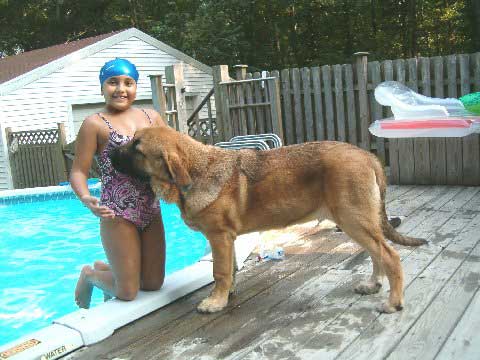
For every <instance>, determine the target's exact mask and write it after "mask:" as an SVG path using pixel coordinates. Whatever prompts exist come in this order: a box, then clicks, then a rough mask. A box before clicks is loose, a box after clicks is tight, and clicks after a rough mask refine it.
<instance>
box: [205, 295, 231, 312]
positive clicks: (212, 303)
mask: <svg viewBox="0 0 480 360" xmlns="http://www.w3.org/2000/svg"><path fill="white" fill-rule="evenodd" d="M227 303H228V298H227V300H222V299H218V298H213V297H212V296H209V297H207V298H206V299H203V300H202V302H200V304H198V306H197V311H198V312H200V313H204V314H210V313H214V312H217V311H220V310H223V309H224V308H225V307H226V306H227Z"/></svg>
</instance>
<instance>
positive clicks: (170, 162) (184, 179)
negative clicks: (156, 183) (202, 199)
mask: <svg viewBox="0 0 480 360" xmlns="http://www.w3.org/2000/svg"><path fill="white" fill-rule="evenodd" d="M165 162H166V164H167V167H168V171H169V172H170V174H171V176H172V179H173V182H174V183H175V184H176V185H177V186H178V188H179V189H180V191H182V192H187V191H188V190H190V188H191V187H192V178H191V177H190V174H189V173H188V171H187V169H186V168H185V166H184V165H183V164H182V162H181V160H180V158H179V156H178V155H176V154H169V156H168V158H166V159H165Z"/></svg>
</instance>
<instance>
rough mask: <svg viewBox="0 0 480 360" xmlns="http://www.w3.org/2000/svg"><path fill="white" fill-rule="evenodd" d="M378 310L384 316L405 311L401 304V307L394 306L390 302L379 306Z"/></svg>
mask: <svg viewBox="0 0 480 360" xmlns="http://www.w3.org/2000/svg"><path fill="white" fill-rule="evenodd" d="M377 310H378V312H380V313H382V314H393V313H394V312H397V311H401V310H403V305H402V304H400V305H396V306H393V305H391V304H390V303H389V302H386V303H383V304H380V305H378V306H377Z"/></svg>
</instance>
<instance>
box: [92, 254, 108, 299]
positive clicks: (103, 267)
mask: <svg viewBox="0 0 480 360" xmlns="http://www.w3.org/2000/svg"><path fill="white" fill-rule="evenodd" d="M93 268H94V269H95V270H98V271H111V268H110V265H108V264H107V263H104V262H103V261H101V260H96V261H95V262H94V263H93ZM112 298H113V296H112V295H110V294H109V293H107V292H105V291H104V292H103V302H106V301H108V300H110V299H112Z"/></svg>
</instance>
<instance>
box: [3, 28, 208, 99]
mask: <svg viewBox="0 0 480 360" xmlns="http://www.w3.org/2000/svg"><path fill="white" fill-rule="evenodd" d="M131 37H137V38H139V39H140V40H143V41H145V42H147V43H149V44H150V45H152V46H155V47H156V48H158V49H160V50H163V51H165V52H166V53H167V54H170V55H172V56H174V57H176V58H177V59H180V60H182V61H184V62H185V63H187V64H190V65H192V66H194V67H196V68H198V69H199V70H202V71H203V72H205V73H207V74H210V75H212V69H211V67H209V66H207V65H205V64H203V63H201V62H199V61H197V60H195V59H193V58H192V57H190V56H188V55H187V54H184V53H182V52H181V51H179V50H176V49H174V48H172V47H171V46H168V45H167V44H165V43H163V42H161V41H159V40H157V39H155V38H154V37H152V36H150V35H148V34H145V33H144V32H142V31H140V30H138V29H136V28H131V29H127V30H125V31H122V32H120V33H118V34H114V35H112V36H110V37H107V38H105V39H102V40H100V41H98V42H96V43H94V44H91V45H88V46H85V47H84V48H82V49H79V50H77V51H74V52H72V53H70V54H68V55H65V56H63V57H61V58H59V59H57V60H53V61H51V62H49V63H48V64H45V65H42V66H39V67H37V68H35V69H33V70H31V71H28V72H26V73H24V74H22V75H20V76H17V77H15V78H13V79H10V80H8V81H5V82H4V83H2V84H0V96H4V95H8V94H9V93H11V92H13V91H15V90H17V89H19V88H21V87H23V86H25V85H27V84H30V83H32V82H34V81H36V80H38V79H40V78H42V77H44V76H47V75H49V74H51V73H53V72H54V71H57V70H60V69H63V68H64V67H66V66H68V65H71V64H73V63H75V62H76V61H78V60H80V59H84V58H86V57H88V56H90V55H92V54H95V53H97V52H99V51H102V50H104V49H106V48H108V47H110V46H113V45H115V44H117V43H119V42H121V41H124V40H127V39H129V38H131Z"/></svg>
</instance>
